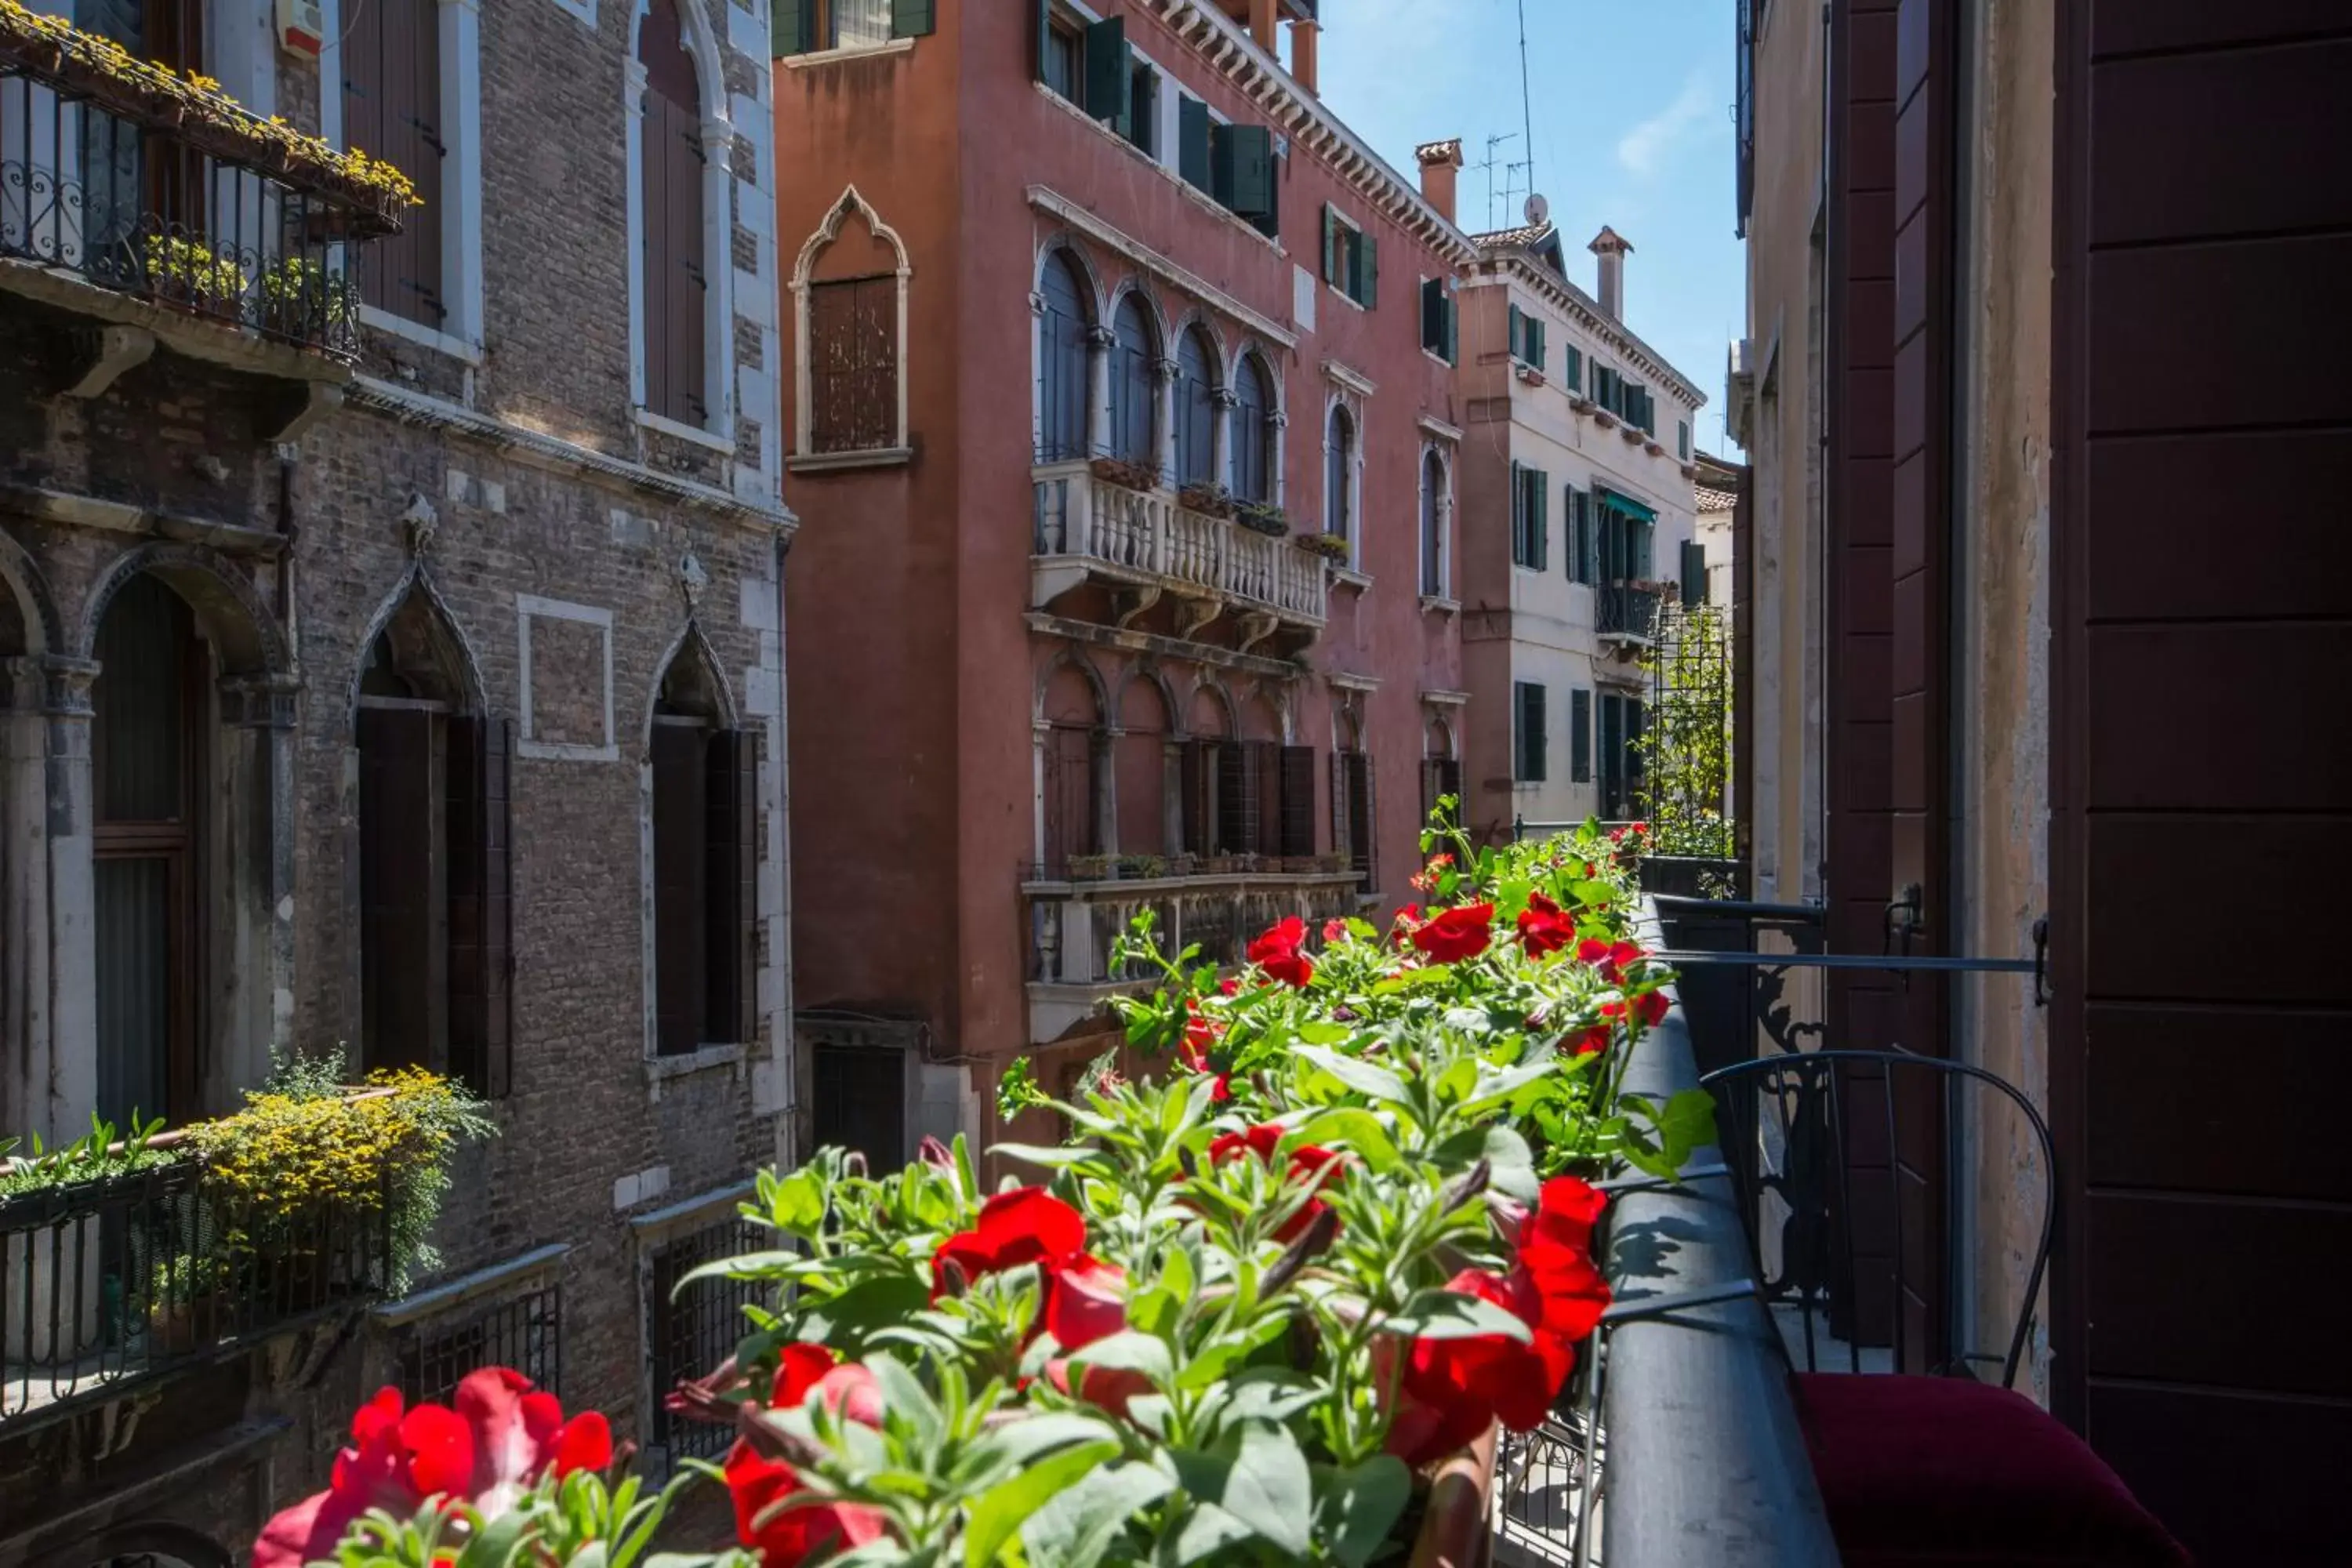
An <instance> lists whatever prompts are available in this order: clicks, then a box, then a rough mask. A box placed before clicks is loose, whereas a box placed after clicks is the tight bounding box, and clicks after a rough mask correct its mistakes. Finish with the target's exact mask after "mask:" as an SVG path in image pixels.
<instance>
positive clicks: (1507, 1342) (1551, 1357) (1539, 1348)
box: [1383, 1268, 1576, 1466]
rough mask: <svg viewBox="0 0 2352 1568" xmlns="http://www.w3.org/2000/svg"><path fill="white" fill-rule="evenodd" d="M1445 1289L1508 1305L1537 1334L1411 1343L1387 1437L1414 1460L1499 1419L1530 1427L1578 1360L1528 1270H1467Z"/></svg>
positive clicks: (1449, 1449) (1443, 1451) (1461, 1442)
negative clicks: (1504, 1275) (1548, 1322)
mask: <svg viewBox="0 0 2352 1568" xmlns="http://www.w3.org/2000/svg"><path fill="white" fill-rule="evenodd" d="M1445 1289H1448V1290H1451V1291H1453V1292H1454V1293H1455V1294H1456V1295H1462V1296H1475V1297H1476V1298H1478V1299H1479V1300H1484V1301H1490V1302H1492V1303H1493V1304H1495V1305H1496V1306H1498V1307H1501V1308H1503V1309H1504V1310H1507V1311H1508V1312H1510V1313H1511V1315H1512V1316H1514V1317H1516V1318H1517V1319H1518V1320H1519V1321H1521V1322H1523V1323H1525V1324H1526V1325H1527V1326H1528V1331H1529V1332H1530V1335H1531V1338H1530V1339H1529V1340H1528V1341H1519V1340H1513V1339H1508V1338H1506V1337H1505V1336H1503V1335H1501V1334H1474V1335H1471V1336H1469V1337H1467V1338H1464V1339H1450V1340H1415V1341H1413V1342H1412V1346H1411V1348H1410V1350H1409V1351H1407V1352H1406V1355H1405V1364H1404V1378H1403V1382H1402V1384H1401V1386H1400V1390H1399V1392H1400V1394H1401V1396H1402V1397H1401V1399H1400V1402H1399V1405H1398V1408H1397V1412H1396V1415H1395V1417H1394V1419H1393V1420H1392V1421H1391V1424H1390V1427H1389V1439H1388V1451H1389V1452H1390V1453H1391V1454H1394V1455H1396V1456H1397V1457H1398V1458H1402V1459H1403V1460H1404V1461H1405V1462H1406V1463H1407V1464H1411V1465H1416V1466H1418V1465H1426V1464H1430V1463H1433V1462H1434V1461H1435V1460H1438V1459H1442V1458H1444V1457H1445V1456H1447V1455H1448V1454H1451V1453H1453V1452H1454V1451H1455V1450H1456V1449H1459V1448H1461V1447H1464V1446H1465V1445H1466V1444H1467V1443H1469V1441H1470V1440H1471V1439H1472V1438H1474V1437H1475V1436H1478V1434H1479V1433H1481V1432H1484V1431H1485V1430H1486V1426H1487V1424H1488V1423H1489V1422H1492V1421H1495V1420H1497V1419H1499V1420H1501V1421H1502V1423H1503V1424H1504V1425H1505V1426H1508V1427H1510V1428H1511V1429H1512V1430H1513V1431H1515V1432H1526V1431H1529V1430H1532V1429H1533V1428H1534V1427H1535V1426H1537V1425H1538V1423H1540V1422H1541V1421H1542V1420H1543V1418H1544V1415H1545V1412H1547V1411H1548V1410H1549V1409H1550V1408H1551V1403H1552V1401H1553V1400H1555V1399H1557V1398H1558V1397H1559V1391H1560V1387H1561V1385H1562V1384H1565V1383H1567V1381H1568V1374H1569V1373H1570V1370H1572V1369H1573V1368H1574V1366H1575V1365H1576V1352H1575V1350H1574V1349H1573V1347H1572V1346H1571V1345H1570V1344H1569V1343H1568V1342H1566V1341H1564V1340H1562V1339H1561V1338H1560V1337H1559V1336H1558V1335H1555V1334H1551V1333H1548V1332H1546V1331H1545V1330H1544V1310H1543V1307H1544V1303H1543V1299H1542V1297H1541V1296H1540V1295H1539V1294H1538V1289H1537V1286H1536V1283H1535V1281H1534V1279H1532V1278H1530V1277H1528V1275H1526V1274H1524V1273H1523V1272H1521V1271H1519V1270H1517V1269H1515V1270H1513V1271H1512V1277H1511V1278H1510V1279H1496V1277H1495V1276H1494V1275H1492V1274H1488V1273H1486V1272H1484V1271H1482V1270H1479V1269H1475V1268H1465V1269H1464V1270H1463V1271H1462V1272H1461V1273H1459V1274H1457V1275H1455V1276H1454V1278H1453V1279H1449V1280H1447V1281H1446V1284H1445ZM1390 1353H1391V1354H1392V1353H1393V1352H1390ZM1383 1359H1385V1358H1383Z"/></svg>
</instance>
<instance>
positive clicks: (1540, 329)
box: [1528, 317, 1544, 370]
mask: <svg viewBox="0 0 2352 1568" xmlns="http://www.w3.org/2000/svg"><path fill="white" fill-rule="evenodd" d="M1528 363H1529V364H1531V365H1533V366H1535V367H1536V369H1538V370H1541V369H1543V367H1544V324H1543V321H1542V319H1541V318H1539V317H1529V318H1528Z"/></svg>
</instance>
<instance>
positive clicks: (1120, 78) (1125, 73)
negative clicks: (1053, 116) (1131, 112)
mask: <svg viewBox="0 0 2352 1568" xmlns="http://www.w3.org/2000/svg"><path fill="white" fill-rule="evenodd" d="M1134 69H1135V57H1134V54H1133V53H1132V51H1130V50H1129V48H1128V47H1127V18H1125V17H1124V16H1109V17H1106V18H1104V19H1103V20H1102V21H1099V22H1093V23H1089V24H1088V25H1087V113H1088V114H1090V115H1092V116H1093V117H1094V118H1096V119H1097V120H1099V121H1104V122H1105V123H1107V124H1108V125H1109V126H1110V128H1111V129H1112V130H1114V131H1116V132H1118V133H1119V134H1120V135H1122V136H1124V135H1126V134H1127V131H1128V109H1129V95H1130V93H1131V92H1132V91H1133V88H1132V85H1131V84H1130V82H1129V76H1130V75H1131V74H1132V73H1133V71H1134Z"/></svg>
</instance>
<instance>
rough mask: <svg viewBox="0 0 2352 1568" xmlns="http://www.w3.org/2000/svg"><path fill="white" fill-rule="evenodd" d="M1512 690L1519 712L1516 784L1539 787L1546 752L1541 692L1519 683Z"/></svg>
mask: <svg viewBox="0 0 2352 1568" xmlns="http://www.w3.org/2000/svg"><path fill="white" fill-rule="evenodd" d="M1516 689H1517V693H1518V709H1519V712H1518V741H1519V770H1518V777H1519V782H1520V783H1521V784H1541V783H1542V782H1543V781H1544V774H1545V771H1546V769H1545V763H1546V761H1547V752H1548V751H1549V748H1548V746H1547V745H1546V740H1547V737H1546V736H1545V734H1544V689H1543V688H1542V687H1541V686H1538V685H1537V684H1536V683H1535V682H1533V681H1528V680H1523V681H1520V682H1518V684H1517V688H1516Z"/></svg>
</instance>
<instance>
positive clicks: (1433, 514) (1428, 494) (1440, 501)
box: [1421, 452, 1454, 596]
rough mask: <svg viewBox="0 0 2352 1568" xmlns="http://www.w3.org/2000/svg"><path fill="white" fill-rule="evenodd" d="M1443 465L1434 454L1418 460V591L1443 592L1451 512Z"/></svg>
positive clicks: (1427, 454) (1440, 593) (1437, 594)
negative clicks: (1446, 537) (1419, 482)
mask: <svg viewBox="0 0 2352 1568" xmlns="http://www.w3.org/2000/svg"><path fill="white" fill-rule="evenodd" d="M1448 491H1449V487H1448V485H1447V484H1446V480H1445V463H1444V459H1443V458H1439V457H1438V455H1437V454H1436V453H1435V452H1426V453H1423V456H1422V459H1421V591H1422V592H1423V593H1424V594H1427V595H1433V596H1442V595H1444V592H1445V523H1446V520H1447V519H1448V518H1449V517H1450V516H1451V515H1452V513H1453V510H1454V509H1453V506H1452V504H1451V497H1450V495H1449V493H1448Z"/></svg>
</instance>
